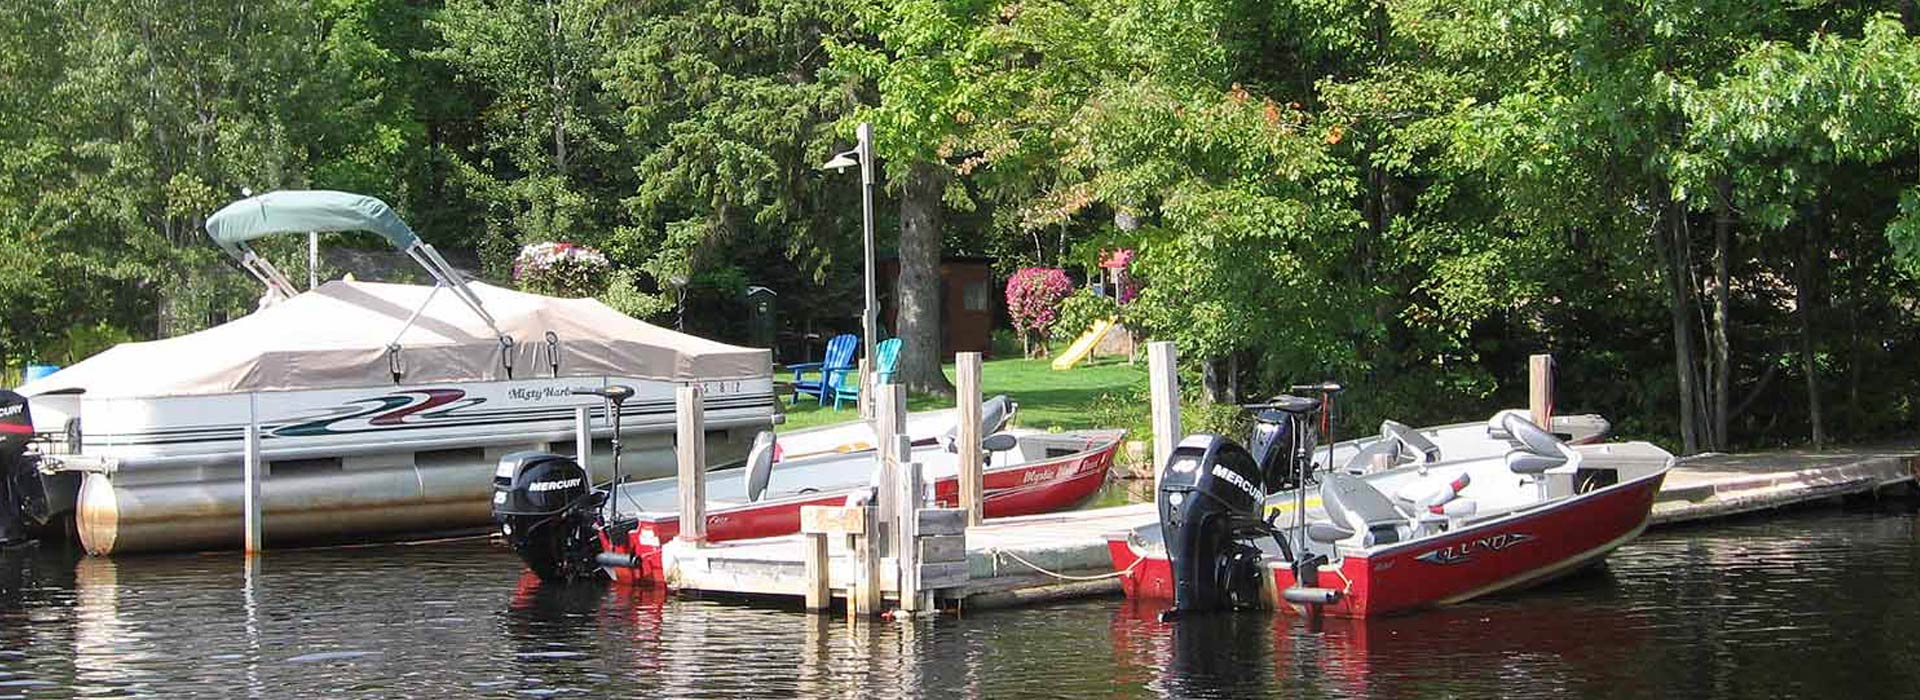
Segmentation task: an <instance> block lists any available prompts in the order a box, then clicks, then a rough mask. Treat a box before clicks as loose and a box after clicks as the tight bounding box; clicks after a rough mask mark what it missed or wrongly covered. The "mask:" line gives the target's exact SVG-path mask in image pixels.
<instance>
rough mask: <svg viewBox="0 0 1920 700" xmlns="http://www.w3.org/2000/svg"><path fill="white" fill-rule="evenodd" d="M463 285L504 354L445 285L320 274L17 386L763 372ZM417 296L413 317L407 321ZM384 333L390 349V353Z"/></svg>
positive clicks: (532, 300) (279, 385) (39, 390)
mask: <svg viewBox="0 0 1920 700" xmlns="http://www.w3.org/2000/svg"><path fill="white" fill-rule="evenodd" d="M472 288H473V291H474V293H475V294H476V295H477V296H479V297H480V299H482V300H484V301H485V303H486V306H487V308H488V309H489V310H491V311H492V312H493V314H494V316H495V318H496V319H497V320H498V322H499V326H500V330H501V331H503V332H504V333H506V334H507V335H508V336H511V337H512V338H513V341H514V343H513V345H512V348H511V350H508V351H504V352H503V349H502V343H501V341H500V339H499V337H498V336H496V335H495V334H494V332H493V329H491V328H489V327H488V326H487V324H486V323H485V322H484V321H483V320H481V319H480V318H479V317H477V316H475V315H474V314H473V312H472V311H471V310H469V309H468V308H467V307H466V306H464V305H463V304H462V303H461V302H460V301H459V300H458V299H456V298H455V296H454V295H453V294H450V293H442V294H437V295H435V296H434V297H433V299H432V301H431V302H428V301H427V297H428V295H429V294H433V290H434V288H433V287H428V286H420V285H408V284H385V283H378V282H348V281H333V282H328V283H326V284H323V285H321V286H320V287H319V288H318V289H315V290H313V291H309V292H306V293H304V294H301V295H299V296H296V297H294V298H292V299H289V300H287V301H284V302H281V303H279V304H276V305H273V306H270V307H267V308H265V309H262V310H260V311H256V312H254V313H253V314H251V315H248V316H246V317H244V318H241V319H238V320H235V321H232V322H229V323H226V324H223V325H219V326H215V327H213V328H209V329H206V330H203V331H200V332H197V333H190V334H187V335H183V336H179V337H176V338H168V339H166V340H155V341H151V342H145V343H125V344H122V345H118V346H115V347H114V348H112V349H110V350H107V351H106V352H102V353H100V354H98V355H95V356H93V357H90V358H87V359H86V360H85V361H82V362H80V363H78V364H75V365H73V366H72V367H68V368H66V369H64V370H61V371H59V372H55V373H53V374H52V375H49V376H47V377H45V378H42V379H40V380H37V381H34V382H30V383H28V384H27V385H25V386H22V387H20V388H19V389H18V390H17V391H19V392H20V393H21V394H25V395H28V396H35V395H40V394H49V393H73V392H84V393H85V395H86V396H88V397H160V396H195V395H208V394H226V393H237V392H252V391H300V390H309V389H338V388H351V387H370V386H393V385H395V384H406V385H419V384H431V383H443V382H472V381H499V380H506V379H508V378H509V376H508V370H507V367H506V365H507V364H508V363H509V362H510V363H511V364H512V367H513V369H512V376H511V378H514V379H530V378H536V377H553V376H560V377H592V376H617V377H635V378H639V379H656V380H663V381H673V382H691V381H715V380H728V379H759V378H765V377H768V376H770V374H771V372H772V361H771V358H770V356H769V354H768V351H766V350H763V349H755V348H743V347H738V346H733V345H727V344H725V343H718V342H714V341H711V340H706V339H703V338H697V337H694V336H691V335H686V334H684V333H677V332H674V331H671V330H667V329H665V328H661V327H659V326H655V325H652V324H649V323H645V322H642V321H639V320H636V319H634V318H632V317H629V316H627V315H625V314H622V313H620V312H618V311H615V310H613V309H612V308H611V307H608V306H607V305H605V304H602V303H600V302H598V301H595V300H593V299H559V298H555V297H547V296H541V295H538V294H527V293H523V292H516V291H513V290H510V289H502V288H499V287H494V286H490V285H486V284H482V283H477V282H476V283H473V284H472ZM423 303H424V304H425V307H424V310H423V311H421V313H420V317H419V318H418V319H417V320H415V321H414V323H413V324H412V325H410V326H409V325H407V324H406V321H407V318H408V316H410V315H411V314H412V313H413V311H414V310H415V309H420V308H422V304H423ZM403 327H404V328H405V329H406V330H405V331H404V332H402V331H401V329H402V328H403ZM396 333H398V334H399V337H398V338H397V340H396V338H395V337H394V336H395V334H396ZM548 333H552V334H553V339H554V341H555V342H554V343H552V344H549V342H548V336H547V334H548ZM390 341H393V342H394V344H395V345H397V350H394V351H391V352H390V350H389V347H390V346H389V342H390ZM555 348H557V352H555V351H554V350H553V349H555ZM556 357H557V358H558V365H557V368H556V366H555V363H554V362H553V359H554V358H556ZM396 372H397V373H398V377H397V378H396V376H395V374H396Z"/></svg>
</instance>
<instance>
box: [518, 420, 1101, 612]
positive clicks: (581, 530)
mask: <svg viewBox="0 0 1920 700" xmlns="http://www.w3.org/2000/svg"><path fill="white" fill-rule="evenodd" d="M619 389H623V387H610V388H609V390H608V391H609V392H610V394H614V395H607V396H606V398H607V399H608V400H609V401H613V402H614V403H615V404H616V405H618V404H619V403H620V402H621V401H623V400H624V399H625V398H626V397H625V396H622V395H617V394H618V393H619V392H617V391H614V390H619ZM1012 413H1013V407H1012V405H1011V403H1010V402H1008V401H1006V399H1005V398H1004V397H996V398H995V399H993V400H989V401H988V402H986V404H985V405H984V407H983V411H982V415H983V430H982V431H981V432H982V433H983V434H987V435H988V437H987V438H986V439H984V440H983V441H982V447H983V450H982V452H983V453H984V454H985V455H986V464H985V465H984V466H985V469H984V471H983V477H982V481H983V485H984V487H985V489H984V496H985V498H984V501H983V503H982V507H983V509H984V512H985V514H986V516H987V517H1006V516H1013V515H1031V514H1035V513H1047V512H1052V511H1057V510H1064V509H1068V508H1073V507H1075V506H1078V505H1079V504H1081V503H1083V502H1085V501H1086V500H1087V499H1089V498H1091V497H1092V496H1093V495H1094V493H1095V492H1097V491H1099V489H1100V486H1101V484H1103V483H1105V482H1106V476H1107V472H1108V470H1109V468H1110V467H1111V466H1112V464H1113V457H1114V454H1115V452H1116V451H1118V449H1119V446H1120V440H1121V438H1122V437H1123V436H1124V435H1125V431H1120V430H1093V431H1071V432H1060V433H1046V432H1039V431H1030V430H1011V431H1006V432H997V433H996V432H992V430H993V429H995V428H997V427H998V426H999V425H1000V424H1001V423H1002V422H1004V421H1005V420H1006V419H1007V418H1008V417H1010V416H1011V415H1012ZM616 415H617V414H616ZM957 434H958V430H957V429H955V430H952V431H949V433H948V435H947V437H945V438H942V439H940V440H937V441H935V442H934V444H927V445H918V446H915V447H914V448H913V453H912V456H911V459H912V460H913V461H915V462H919V463H920V465H921V468H922V473H923V474H925V476H926V479H927V480H928V482H930V483H932V485H933V490H934V499H935V500H936V501H938V502H939V503H941V504H943V505H947V506H952V505H957V503H958V501H959V454H958V450H957V449H955V448H954V445H953V441H954V440H955V439H957ZM619 450H620V447H619V445H618V444H615V445H614V459H615V463H616V471H617V464H618V459H619ZM779 451H780V450H779V449H778V447H777V443H776V441H775V440H774V439H773V436H772V434H771V433H766V434H762V435H761V436H760V439H758V440H756V441H755V444H754V446H753V448H752V449H751V450H750V451H749V454H748V458H747V463H746V465H745V466H741V467H736V468H731V469H720V470H714V471H708V472H705V473H704V475H703V481H704V488H705V489H706V518H707V528H706V530H707V532H706V534H707V541H709V542H714V541H725V540H740V539H752V538H761V537H777V536H780V535H787V534H792V533H794V532H797V531H799V529H800V508H801V507H802V506H809V505H841V504H845V503H847V502H848V501H849V500H850V499H859V498H863V497H866V496H868V495H869V494H870V492H871V489H872V488H873V486H872V484H873V481H874V478H873V475H874V470H875V466H876V453H874V452H861V453H851V454H820V455H815V456H811V457H802V458H797V459H779V460H776V453H777V452H779ZM679 496H680V493H679V482H678V480H677V479H650V480H646V481H638V482H627V483H618V484H616V485H613V486H611V487H609V488H594V487H593V486H592V484H591V482H590V481H589V480H588V478H587V474H586V471H585V470H583V469H581V468H580V466H579V464H577V463H576V462H575V461H574V460H573V459H570V458H568V457H565V456H561V455H554V454H546V453H538V452H521V453H515V454H511V455H507V456H506V457H504V458H502V460H501V462H500V465H499V468H498V469H497V470H496V472H495V475H494V517H495V520H496V521H497V522H498V523H499V527H500V532H501V534H502V535H503V536H504V537H505V538H506V540H507V543H508V545H509V546H511V547H512V548H513V549H514V551H515V552H516V553H517V554H519V555H520V558H521V560H522V561H524V562H526V564H527V566H528V568H530V569H532V570H533V572H534V573H536V574H538V575H539V576H540V577H541V578H543V579H548V580H570V579H585V578H603V577H612V578H613V579H615V580H618V581H622V582H630V583H638V582H655V583H660V582H663V581H664V579H663V577H662V576H661V575H660V574H661V572H660V569H659V556H658V555H659V552H660V548H661V546H663V545H664V544H665V543H667V542H668V541H670V540H672V539H673V538H674V537H675V536H677V535H678V534H679V533H680V512H679V510H680V509H679Z"/></svg>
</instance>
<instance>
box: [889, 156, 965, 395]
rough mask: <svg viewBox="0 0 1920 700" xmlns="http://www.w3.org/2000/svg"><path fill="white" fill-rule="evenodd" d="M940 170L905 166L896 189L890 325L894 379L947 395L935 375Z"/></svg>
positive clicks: (943, 379)
mask: <svg viewBox="0 0 1920 700" xmlns="http://www.w3.org/2000/svg"><path fill="white" fill-rule="evenodd" d="M945 187H946V171H945V170H943V169H941V167H940V166H939V165H937V164H934V163H925V162H921V163H914V164H912V165H910V166H907V176H906V179H905V182H903V183H902V186H901V188H900V278H899V280H898V282H897V283H896V286H895V287H894V299H896V300H898V306H897V307H896V308H897V309H898V317H897V318H896V322H895V327H896V330H898V331H899V333H900V340H901V345H900V366H899V373H898V374H897V375H896V376H897V377H899V381H900V382H901V383H904V384H906V385H907V388H908V390H909V391H915V392H919V393H923V394H937V395H940V396H952V395H953V385H952V384H951V383H948V382H947V375H946V373H945V372H942V371H940V359H941V358H940V327H941V318H940V245H941V241H940V235H941V232H940V215H941V209H940V206H941V205H940V195H941V194H942V192H943V191H944V190H945Z"/></svg>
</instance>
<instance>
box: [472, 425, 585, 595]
mask: <svg viewBox="0 0 1920 700" xmlns="http://www.w3.org/2000/svg"><path fill="white" fill-rule="evenodd" d="M606 499H607V494H606V492H605V491H598V490H595V489H594V488H593V481H592V478H591V477H589V476H588V475H587V470H586V469H585V468H583V467H581V466H580V464H579V463H578V462H575V461H573V460H572V459H569V458H567V457H562V456H560V455H555V454H547V453H544V452H515V453H512V454H509V455H507V456H505V457H502V458H500V467H499V469H497V470H496V471H495V472H494V475H493V520H494V524H495V525H497V526H498V527H499V528H500V536H502V537H504V538H506V540H507V546H509V547H512V548H513V552H514V553H515V554H518V555H520V560H521V561H524V562H526V563H527V568H528V569H532V570H533V573H535V574H537V575H539V576H540V578H541V579H543V580H547V581H571V580H576V579H585V578H594V577H598V576H599V575H600V565H599V563H598V562H596V561H595V557H597V556H599V554H600V533H599V514H600V506H601V505H602V504H603V503H605V502H606Z"/></svg>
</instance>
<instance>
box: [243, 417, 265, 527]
mask: <svg viewBox="0 0 1920 700" xmlns="http://www.w3.org/2000/svg"><path fill="white" fill-rule="evenodd" d="M248 402H249V403H257V399H255V398H254V397H251V396H249V397H248ZM249 413H250V414H251V415H249V416H248V418H247V435H246V455H245V456H243V457H242V458H241V459H242V461H243V464H242V465H241V469H243V470H244V471H245V474H243V475H242V477H241V478H242V480H243V481H245V482H246V483H245V486H246V494H245V495H244V496H243V497H242V500H243V501H244V503H243V504H242V506H243V507H244V508H246V515H245V516H244V518H245V521H246V522H245V525H246V532H245V535H244V539H245V540H246V542H245V545H246V552H247V554H248V555H249V556H251V555H253V554H257V553H259V552H260V551H261V549H262V548H261V544H262V542H261V539H260V525H261V523H260V520H261V517H260V516H261V509H262V503H261V498H260V477H261V475H262V473H263V472H265V471H266V464H264V463H263V462H262V461H261V454H260V419H259V415H258V413H257V412H254V411H249Z"/></svg>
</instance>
